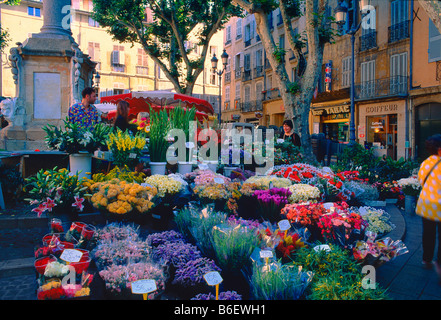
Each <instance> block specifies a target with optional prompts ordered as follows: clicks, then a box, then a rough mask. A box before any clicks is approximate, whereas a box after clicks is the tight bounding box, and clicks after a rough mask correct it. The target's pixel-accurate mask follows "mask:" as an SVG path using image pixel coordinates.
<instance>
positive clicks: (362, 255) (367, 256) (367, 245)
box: [353, 231, 409, 267]
mask: <svg viewBox="0 0 441 320" xmlns="http://www.w3.org/2000/svg"><path fill="white" fill-rule="evenodd" d="M376 238H377V234H376V233H374V232H370V231H368V232H366V240H365V241H357V243H356V245H355V247H354V248H353V255H354V258H355V259H356V260H358V261H360V262H362V263H363V264H370V265H374V266H376V267H378V266H381V265H382V264H384V263H386V262H388V261H392V260H394V259H395V258H396V257H398V256H400V255H403V254H406V253H408V252H409V250H408V249H407V247H406V245H405V244H404V243H403V242H402V241H401V240H396V241H393V240H392V239H391V238H390V237H386V238H383V239H379V240H375V239H376Z"/></svg>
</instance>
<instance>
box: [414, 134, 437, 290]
mask: <svg viewBox="0 0 441 320" xmlns="http://www.w3.org/2000/svg"><path fill="white" fill-rule="evenodd" d="M426 149H427V151H428V153H429V154H430V156H429V157H428V158H427V159H426V160H424V161H423V163H422V164H421V166H420V169H419V172H418V180H419V181H420V183H421V186H422V189H421V193H420V196H419V199H418V202H417V207H416V213H417V214H418V215H420V216H421V217H422V219H423V220H422V222H423V223H422V225H423V235H422V241H423V265H424V266H425V267H426V268H431V267H432V265H434V266H435V270H436V272H437V273H438V277H439V284H441V134H435V135H433V136H431V137H429V138H428V139H427V140H426ZM437 233H438V252H437V255H436V261H433V262H432V259H433V257H434V253H435V245H436V235H437Z"/></svg>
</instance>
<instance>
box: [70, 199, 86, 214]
mask: <svg viewBox="0 0 441 320" xmlns="http://www.w3.org/2000/svg"><path fill="white" fill-rule="evenodd" d="M83 201H84V198H80V197H77V196H75V203H72V207H77V208H78V210H80V211H83V208H84V205H83Z"/></svg>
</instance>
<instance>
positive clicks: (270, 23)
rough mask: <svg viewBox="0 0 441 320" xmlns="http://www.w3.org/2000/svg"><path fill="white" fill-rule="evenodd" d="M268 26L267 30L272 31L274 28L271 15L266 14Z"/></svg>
mask: <svg viewBox="0 0 441 320" xmlns="http://www.w3.org/2000/svg"><path fill="white" fill-rule="evenodd" d="M268 26H269V29H270V30H272V29H273V28H274V21H273V13H272V12H270V13H268Z"/></svg>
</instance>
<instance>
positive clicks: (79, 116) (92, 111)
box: [68, 87, 100, 129]
mask: <svg viewBox="0 0 441 320" xmlns="http://www.w3.org/2000/svg"><path fill="white" fill-rule="evenodd" d="M81 96H82V100H81V102H78V103H75V104H73V105H72V106H71V107H70V108H69V112H68V119H69V122H72V123H77V124H78V125H79V126H80V127H82V128H85V129H93V127H94V126H95V124H97V123H98V122H99V119H100V117H99V114H98V110H97V109H96V108H95V106H94V105H93V104H94V103H95V101H96V92H95V90H94V89H93V88H91V87H87V88H85V89H84V90H83V91H82V92H81Z"/></svg>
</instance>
